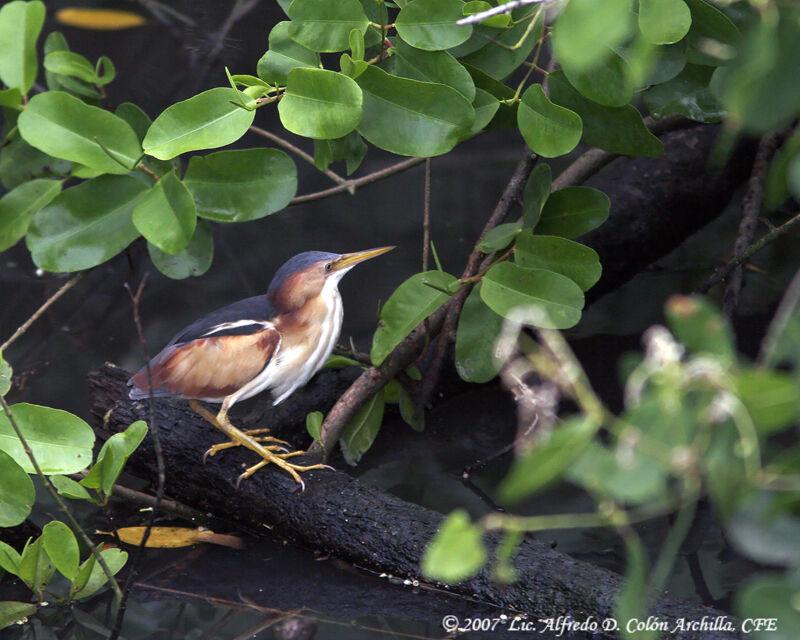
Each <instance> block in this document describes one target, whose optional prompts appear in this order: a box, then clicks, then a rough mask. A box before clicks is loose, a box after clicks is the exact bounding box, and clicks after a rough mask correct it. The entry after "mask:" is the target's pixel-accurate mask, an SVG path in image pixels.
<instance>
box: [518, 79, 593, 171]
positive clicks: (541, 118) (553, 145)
mask: <svg viewBox="0 0 800 640" xmlns="http://www.w3.org/2000/svg"><path fill="white" fill-rule="evenodd" d="M517 120H518V122H519V130H520V133H522V137H523V138H525V142H526V143H527V144H528V146H529V147H530V148H531V150H532V151H533V152H534V153H538V154H539V155H540V156H544V157H545V158H555V157H556V156H563V155H565V154H567V153H569V152H570V151H572V150H573V149H574V148H575V147H576V146H577V144H578V142H580V140H581V133H582V131H583V124H582V123H581V118H580V116H579V115H578V114H577V113H575V112H574V111H570V110H569V109H566V108H564V107H559V106H558V105H557V104H553V103H552V102H550V100H549V99H548V98H547V96H546V95H545V94H544V90H543V89H542V85H540V84H532V85H531V86H530V87H528V88H527V90H526V91H525V93H523V94H522V102H520V104H519V110H518V111H517Z"/></svg>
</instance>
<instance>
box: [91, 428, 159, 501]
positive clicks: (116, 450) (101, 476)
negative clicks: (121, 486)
mask: <svg viewBox="0 0 800 640" xmlns="http://www.w3.org/2000/svg"><path fill="white" fill-rule="evenodd" d="M146 435H147V424H145V422H144V421H142V420H137V421H136V422H134V423H133V424H131V425H130V426H129V427H128V428H127V429H125V431H123V432H121V433H115V434H114V435H113V436H111V437H110V438H109V439H108V440H106V441H105V442H104V443H103V447H102V448H101V449H100V453H98V454H97V462H95V463H94V465H93V466H92V468H91V469H90V470H89V473H88V474H87V475H86V477H85V478H84V479H83V480H81V482H80V484H82V485H83V486H84V487H89V488H90V489H100V490H101V491H102V492H103V493H104V494H105V495H107V496H108V495H111V492H112V490H113V489H114V483H115V482H116V481H117V478H119V474H120V473H122V467H124V466H125V462H126V461H127V460H128V458H129V457H130V455H131V454H132V453H133V452H134V451H136V448H137V447H138V446H139V445H140V444H141V443H142V440H144V437H145V436H146Z"/></svg>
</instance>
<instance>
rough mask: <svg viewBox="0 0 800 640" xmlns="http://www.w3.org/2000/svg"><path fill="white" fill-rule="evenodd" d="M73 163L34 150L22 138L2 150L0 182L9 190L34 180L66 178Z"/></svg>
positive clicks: (0, 153)
mask: <svg viewBox="0 0 800 640" xmlns="http://www.w3.org/2000/svg"><path fill="white" fill-rule="evenodd" d="M71 167H72V163H71V162H68V161H67V160H59V159H57V158H52V157H50V156H48V155H47V154H45V153H42V152H41V151H39V150H38V149H34V148H33V147H32V146H31V145H29V144H28V143H27V142H25V141H24V140H23V139H22V138H17V139H16V140H12V141H11V142H9V143H8V144H6V145H5V146H4V147H2V148H0V181H1V182H2V183H3V186H4V187H5V188H6V189H7V190H9V191H10V190H11V189H13V188H14V187H18V186H19V185H21V184H22V183H23V182H28V180H33V179H34V178H45V177H52V176H59V177H61V176H66V175H68V174H69V172H70V168H71Z"/></svg>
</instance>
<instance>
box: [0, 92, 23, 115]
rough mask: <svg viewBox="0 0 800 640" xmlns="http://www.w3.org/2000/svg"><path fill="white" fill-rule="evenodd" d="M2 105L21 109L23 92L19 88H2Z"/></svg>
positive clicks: (0, 93)
mask: <svg viewBox="0 0 800 640" xmlns="http://www.w3.org/2000/svg"><path fill="white" fill-rule="evenodd" d="M0 107H10V108H12V109H16V110H17V111H19V110H20V109H21V108H22V94H21V93H20V92H19V89H3V90H1V91H0Z"/></svg>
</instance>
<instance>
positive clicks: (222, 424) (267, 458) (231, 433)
mask: <svg viewBox="0 0 800 640" xmlns="http://www.w3.org/2000/svg"><path fill="white" fill-rule="evenodd" d="M189 404H190V406H191V407H192V409H194V410H195V411H197V413H199V414H200V415H201V416H203V417H204V418H206V420H208V421H209V422H210V423H211V424H213V425H214V426H215V427H217V428H218V429H220V430H221V431H222V432H224V433H225V435H227V436H228V437H229V438H230V439H231V442H234V443H236V444H237V445H241V446H243V447H247V448H248V449H250V450H251V451H254V452H255V453H257V454H258V455H260V456H261V457H262V458H263V460H261V461H260V462H258V463H257V464H255V465H253V466H252V467H250V468H248V469H247V470H245V472H244V473H242V474H241V475H240V476H239V478H238V479H237V484H238V483H239V482H241V481H242V480H243V479H245V478H249V477H250V476H251V475H253V474H254V473H255V472H256V471H258V470H259V469H260V468H261V467H264V466H266V465H267V464H269V463H270V462H271V463H273V464H275V465H277V466H278V467H280V468H281V469H283V470H284V471H286V472H287V473H288V474H289V475H290V476H292V478H293V479H294V481H295V482H297V483H298V484H299V485H300V486H301V487H303V488H305V483H304V482H303V481H302V480H301V479H300V475H299V473H300V472H303V471H310V470H311V469H329V468H330V467H328V465H324V464H312V465H306V466H303V465H297V464H292V463H291V462H287V461H286V458H291V457H294V456H298V455H303V454H304V453H305V452H304V451H293V452H291V453H273V452H272V451H271V450H270V449H272V447H270V446H266V447H265V446H262V445H261V444H260V443H259V442H257V440H256V439H255V438H252V437H250V436H249V435H247V433H245V432H243V431H241V430H239V429H237V428H236V427H234V426H233V425H232V424H231V422H230V420H229V419H228V407H227V403H223V404H222V409H220V411H219V413H218V414H217V415H216V416H214V415H213V414H212V413H211V412H210V411H208V410H206V409H205V408H204V407H202V406H201V405H200V404H199V403H197V402H196V401H194V400H190V401H189ZM209 416H210V417H209ZM226 444H227V443H226Z"/></svg>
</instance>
